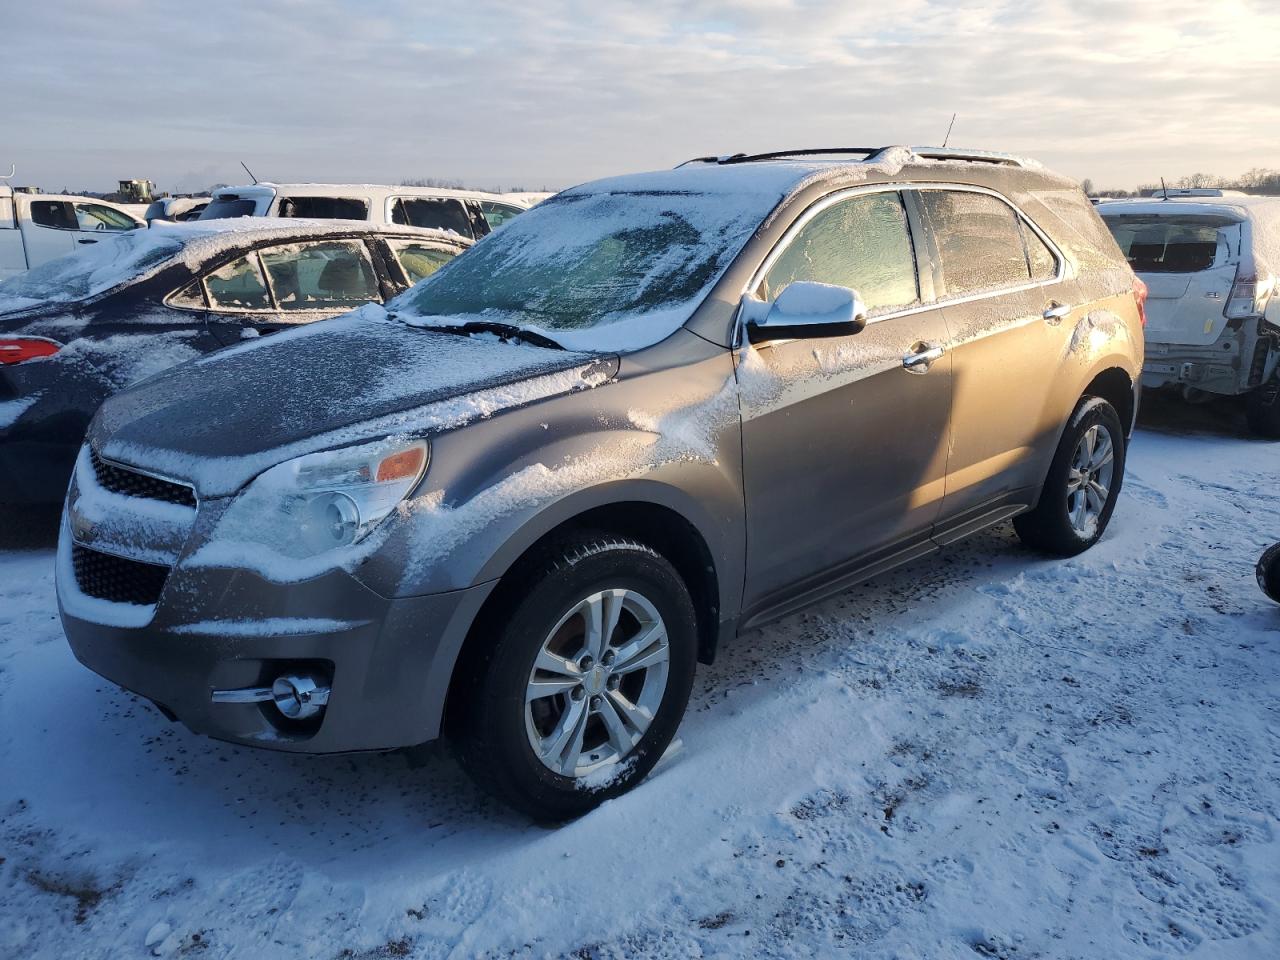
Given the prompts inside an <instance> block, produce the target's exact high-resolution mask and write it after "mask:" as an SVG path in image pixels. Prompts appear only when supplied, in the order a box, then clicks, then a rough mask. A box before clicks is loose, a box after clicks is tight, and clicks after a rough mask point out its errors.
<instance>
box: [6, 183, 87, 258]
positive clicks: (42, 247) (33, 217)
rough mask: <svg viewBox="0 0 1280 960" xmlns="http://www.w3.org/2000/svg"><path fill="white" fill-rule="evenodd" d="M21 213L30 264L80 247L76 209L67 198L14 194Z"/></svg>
mask: <svg viewBox="0 0 1280 960" xmlns="http://www.w3.org/2000/svg"><path fill="white" fill-rule="evenodd" d="M14 201H15V202H16V203H17V204H18V210H19V213H20V214H21V213H22V212H23V208H24V207H25V208H26V210H25V214H26V215H25V216H21V215H20V222H21V224H22V237H23V241H24V244H25V246H26V250H27V266H28V267H38V266H40V264H42V263H47V262H48V261H50V260H54V259H56V258H58V257H65V256H66V255H67V254H69V253H73V252H74V251H75V250H76V249H78V248H77V246H76V239H77V231H78V224H77V223H76V213H75V210H74V209H73V208H72V206H71V202H70V201H68V200H39V199H28V198H27V197H24V196H22V195H18V196H15V197H14Z"/></svg>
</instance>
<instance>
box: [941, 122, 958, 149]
mask: <svg viewBox="0 0 1280 960" xmlns="http://www.w3.org/2000/svg"><path fill="white" fill-rule="evenodd" d="M955 125H956V115H955V114H954V113H953V114H952V115H951V122H950V123H948V124H947V135H946V136H945V137H943V138H942V148H943V149H944V150H945V149H946V147H947V144H948V143H949V142H950V141H951V128H952V127H954V126H955Z"/></svg>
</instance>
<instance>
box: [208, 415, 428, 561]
mask: <svg viewBox="0 0 1280 960" xmlns="http://www.w3.org/2000/svg"><path fill="white" fill-rule="evenodd" d="M429 457H430V448H429V447H428V445H427V442H426V441H425V440H405V439H403V438H400V439H394V440H385V441H379V442H377V443H369V444H362V445H361V446H356V447H343V448H341V449H338V450H324V451H321V452H319V453H309V454H306V455H305V456H301V457H298V458H296V459H294V460H288V461H286V462H284V463H281V464H279V465H277V466H274V467H272V468H271V469H270V470H267V471H266V472H264V473H262V474H260V475H259V476H258V477H257V478H256V479H255V480H254V481H253V482H252V483H250V484H249V486H247V487H246V488H245V489H244V490H243V491H242V492H241V493H240V494H239V495H238V496H237V497H236V499H235V500H234V501H232V503H231V506H230V507H228V508H227V511H226V513H224V514H223V515H222V517H221V518H220V519H219V520H218V523H217V526H216V527H215V528H214V531H213V533H212V536H211V537H210V541H209V543H207V544H206V545H205V546H204V547H203V548H201V550H200V551H198V552H197V554H196V555H195V557H193V558H192V559H193V560H195V561H196V562H197V563H199V562H204V563H207V564H210V565H216V566H222V565H236V566H248V567H250V568H254V569H259V570H262V571H263V572H270V573H271V574H272V575H273V576H274V575H275V574H277V573H280V572H282V571H280V570H279V569H278V565H277V564H273V563H271V562H270V558H272V557H276V558H286V559H295V560H303V559H308V558H313V557H318V556H321V555H323V554H327V553H328V552H329V551H331V550H337V549H340V548H342V547H347V546H350V545H352V544H354V543H357V542H358V541H360V540H361V539H362V538H364V537H365V536H367V535H368V534H369V532H370V531H371V530H373V529H374V528H375V527H376V526H377V525H378V523H379V522H380V521H381V520H383V519H384V518H385V517H386V516H387V515H388V514H390V513H391V512H392V511H393V510H395V508H396V506H397V504H399V503H400V501H402V500H403V499H404V498H405V497H407V496H408V495H409V494H410V492H412V490H413V488H414V487H416V486H417V485H418V481H419V480H421V479H422V475H423V474H424V473H425V472H426V469H427V461H428V459H429ZM267 567H270V568H271V570H270V571H268V570H267V569H264V568H267ZM289 572H290V573H291V574H297V573H299V572H301V571H299V570H290V571H289ZM277 578H278V577H277Z"/></svg>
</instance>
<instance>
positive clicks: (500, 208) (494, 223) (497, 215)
mask: <svg viewBox="0 0 1280 960" xmlns="http://www.w3.org/2000/svg"><path fill="white" fill-rule="evenodd" d="M480 212H481V213H483V214H484V219H485V221H486V222H487V223H488V224H489V229H490V230H497V229H498V228H499V227H500V226H502V225H503V224H504V223H506V222H507V221H508V220H510V219H511V218H512V217H515V216H516V215H517V214H521V213H524V210H522V209H521V208H520V207H513V206H511V205H510V204H507V203H493V202H492V201H489V200H481V201H480Z"/></svg>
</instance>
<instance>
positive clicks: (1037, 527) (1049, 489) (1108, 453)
mask: <svg viewBox="0 0 1280 960" xmlns="http://www.w3.org/2000/svg"><path fill="white" fill-rule="evenodd" d="M1125 453H1126V441H1125V436H1124V428H1123V427H1121V425H1120V417H1119V415H1117V413H1116V411H1115V408H1114V407H1113V406H1111V404H1109V403H1108V402H1107V401H1106V400H1103V399H1102V398H1101V397H1089V396H1086V397H1083V398H1082V399H1081V400H1080V402H1079V403H1078V404H1077V405H1076V409H1075V411H1074V412H1073V413H1072V414H1071V419H1070V420H1068V421H1067V428H1066V430H1064V431H1063V434H1062V439H1061V440H1060V441H1059V442H1058V450H1057V452H1056V453H1055V454H1054V456H1053V462H1052V463H1051V464H1050V465H1049V474H1048V476H1047V477H1046V478H1045V481H1044V487H1043V488H1042V489H1041V491H1040V501H1039V503H1037V504H1036V507H1035V509H1033V510H1028V511H1027V512H1026V513H1023V514H1019V515H1018V516H1017V517H1014V519H1013V528H1014V530H1015V531H1016V532H1017V534H1018V537H1019V538H1020V539H1021V540H1022V542H1023V543H1024V544H1026V545H1027V546H1028V547H1031V548H1032V549H1034V550H1040V551H1043V552H1045V553H1051V554H1054V555H1056V556H1059V557H1073V556H1075V555H1076V554H1078V553H1082V552H1084V551H1085V550H1088V549H1089V548H1090V547H1092V546H1093V545H1094V544H1095V543H1097V542H1098V540H1100V539H1101V538H1102V534H1103V533H1104V532H1106V529H1107V524H1108V523H1109V522H1110V520H1111V514H1112V512H1113V511H1114V510H1115V506H1116V500H1117V498H1118V497H1119V496H1120V487H1121V484H1122V483H1123V481H1124V461H1125Z"/></svg>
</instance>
